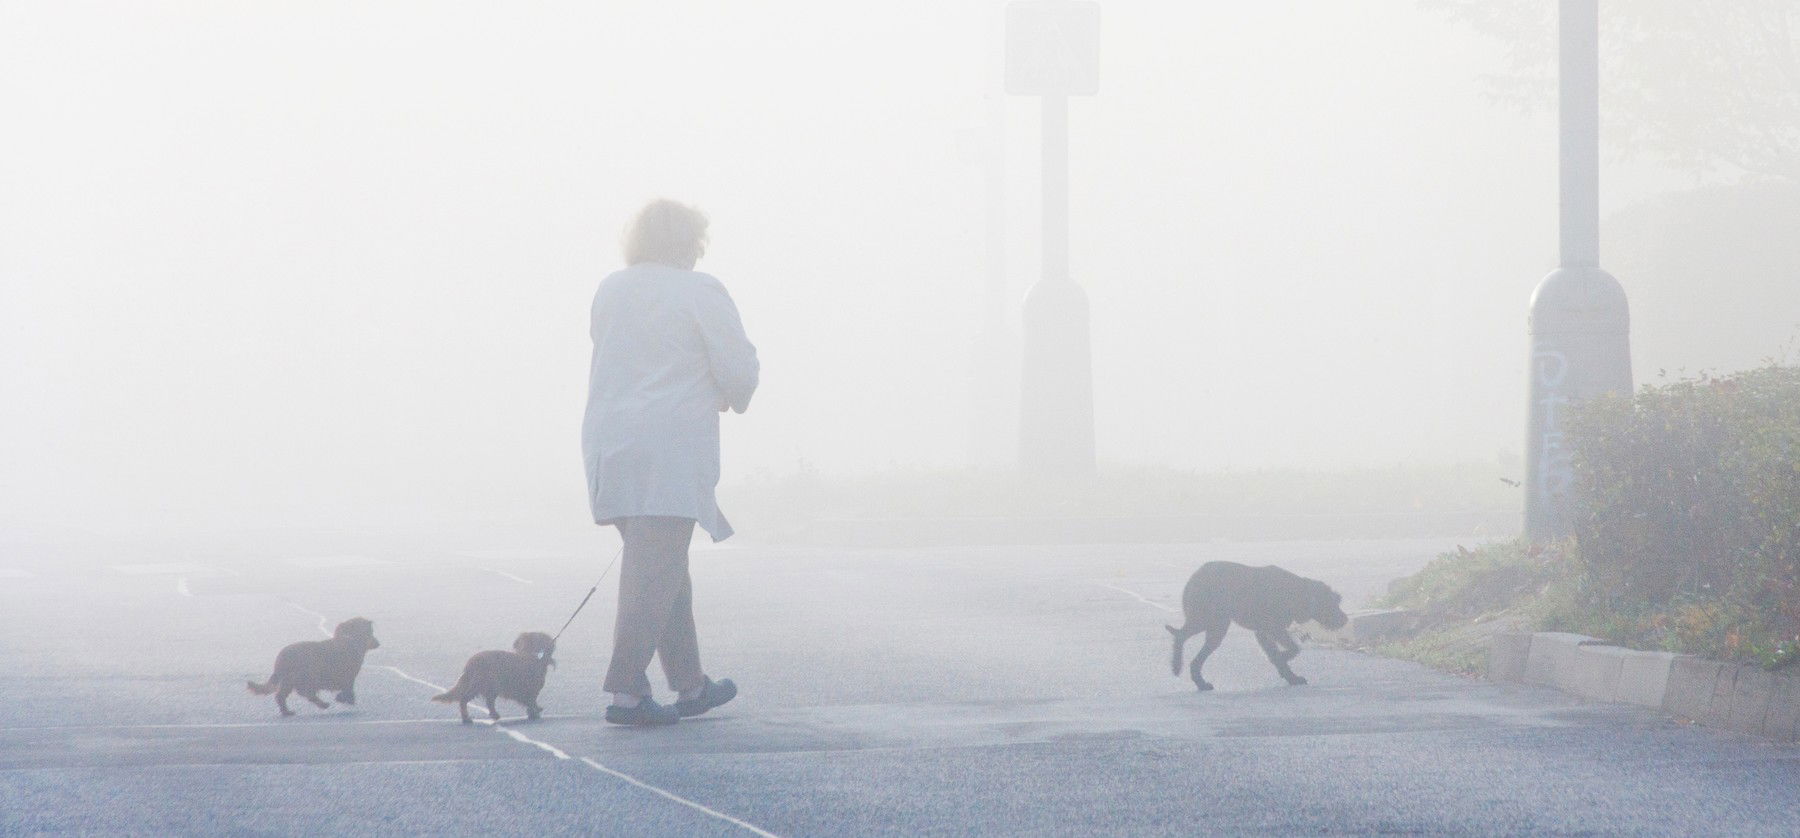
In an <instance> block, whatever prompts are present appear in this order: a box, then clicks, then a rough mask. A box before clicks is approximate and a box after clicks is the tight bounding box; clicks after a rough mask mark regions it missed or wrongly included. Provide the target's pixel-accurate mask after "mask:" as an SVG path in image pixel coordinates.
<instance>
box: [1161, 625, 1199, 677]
mask: <svg viewBox="0 0 1800 838" xmlns="http://www.w3.org/2000/svg"><path fill="white" fill-rule="evenodd" d="M1163 628H1166V629H1168V630H1169V639H1170V640H1171V641H1172V642H1173V643H1174V644H1175V652H1174V654H1172V655H1170V656H1169V670H1170V671H1171V672H1174V673H1175V674H1176V675H1180V674H1181V647H1182V646H1185V645H1187V641H1188V638H1190V637H1193V636H1194V635H1195V634H1198V633H1199V630H1198V629H1190V628H1188V627H1187V626H1182V627H1181V628H1176V627H1174V626H1163Z"/></svg>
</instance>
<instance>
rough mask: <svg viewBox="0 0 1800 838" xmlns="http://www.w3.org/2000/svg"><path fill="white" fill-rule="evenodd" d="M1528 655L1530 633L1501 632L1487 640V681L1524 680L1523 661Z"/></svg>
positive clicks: (1529, 650) (1529, 652)
mask: <svg viewBox="0 0 1800 838" xmlns="http://www.w3.org/2000/svg"><path fill="white" fill-rule="evenodd" d="M1530 654H1531V632H1528V631H1503V632H1500V633H1499V634H1496V635H1494V636H1493V637H1490V638H1488V671H1487V677H1488V680H1490V681H1523V680H1525V660H1526V658H1527V657H1529V656H1530Z"/></svg>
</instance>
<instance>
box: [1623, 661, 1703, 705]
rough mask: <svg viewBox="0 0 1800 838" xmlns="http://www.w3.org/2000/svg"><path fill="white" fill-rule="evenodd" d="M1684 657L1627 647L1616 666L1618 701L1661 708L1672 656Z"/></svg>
mask: <svg viewBox="0 0 1800 838" xmlns="http://www.w3.org/2000/svg"><path fill="white" fill-rule="evenodd" d="M1680 657H1687V656H1686V655H1679V654H1676V653H1674V652H1639V651H1635V650H1627V651H1626V655H1625V659H1624V661H1622V662H1621V664H1620V666H1619V686H1618V690H1617V691H1616V693H1615V695H1616V696H1617V699H1616V700H1618V701H1626V702H1630V703H1632V704H1641V705H1643V706H1645V707H1662V706H1663V699H1664V697H1665V696H1666V695H1667V694H1668V687H1669V670H1670V668H1672V667H1673V666H1674V664H1675V659H1676V658H1680Z"/></svg>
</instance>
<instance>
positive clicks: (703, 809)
mask: <svg viewBox="0 0 1800 838" xmlns="http://www.w3.org/2000/svg"><path fill="white" fill-rule="evenodd" d="M288 604H289V605H292V606H294V607H295V608H297V609H299V610H300V611H302V612H304V613H306V614H310V615H312V616H314V617H318V618H319V631H321V632H323V633H324V634H326V635H328V636H329V635H330V634H331V631H330V630H329V629H328V628H327V627H326V624H327V623H329V622H331V621H330V620H328V619H326V618H325V615H324V614H320V613H319V612H317V611H314V610H312V609H310V608H306V607H304V606H302V605H300V604H299V603H294V602H290V603H288ZM376 668H377V669H385V670H387V671H389V672H392V673H394V674H395V675H398V676H400V677H401V678H405V679H406V680H408V681H411V682H413V683H415V684H419V685H421V686H425V687H430V688H431V689H433V690H436V691H438V692H447V691H448V689H447V688H445V687H443V686H441V685H438V684H433V683H431V682H430V681H427V680H425V679H423V678H419V677H415V676H413V675H411V674H410V673H408V672H407V671H406V670H403V669H401V668H399V667H397V666H387V665H385V664H384V665H380V666H377V667H376ZM475 721H476V723H478V724H484V725H487V726H489V727H492V728H494V729H495V730H498V731H500V732H501V733H504V734H506V735H507V736H508V737H511V738H512V739H513V740H514V741H516V742H519V743H521V744H525V745H530V746H532V747H534V748H537V749H539V750H542V751H545V752H547V753H549V754H550V755H551V756H554V757H556V758H557V759H562V760H574V759H575V757H573V756H570V755H569V752H568V751H565V750H563V749H561V748H558V747H556V746H555V745H552V744H550V743H548V742H540V741H538V740H536V739H533V738H531V737H529V736H526V735H525V734H523V733H520V732H518V731H516V730H514V729H512V728H510V727H507V726H506V725H503V724H500V723H498V722H495V721H493V720H492V719H476V720H475ZM579 761H580V762H581V763H582V764H584V765H586V766H588V767H589V768H592V769H594V770H595V771H599V772H601V773H603V774H606V775H608V776H611V777H616V778H618V779H620V780H623V781H625V782H627V783H630V784H631V785H634V786H637V787H638V788H641V789H644V790H645V791H648V792H651V793H654V794H656V795H659V796H661V797H663V798H666V799H668V800H671V801H674V802H676V803H679V804H681V805H683V806H686V807H688V808H690V809H693V810H694V811H696V812H700V813H701V814H704V815H709V816H711V817H714V818H718V819H719V820H722V821H725V822H726V823H729V824H731V825H733V826H737V827H741V828H742V829H744V830H747V831H749V832H750V833H752V834H754V835H760V836H763V838H781V836H779V835H776V834H775V833H773V832H769V831H768V830H766V829H763V828H761V827H758V826H756V825H754V824H751V823H749V822H747V821H743V820H739V819H738V818H734V817H732V816H730V815H727V814H725V813H724V812H720V811H718V810H717V809H712V808H709V807H707V806H706V805H705V804H702V803H697V802H695V801H692V800H689V799H687V798H685V797H682V796H681V795H679V794H676V793H674V792H672V791H669V790H667V789H663V788H659V787H657V786H653V785H651V784H649V783H646V782H644V781H643V780H639V779H638V778H636V777H633V776H631V775H630V774H626V773H625V772H623V771H619V770H618V769H615V768H608V767H607V766H604V765H601V764H600V763H598V762H595V761H594V760H592V759H589V758H587V757H582V758H581V759H580V760H579Z"/></svg>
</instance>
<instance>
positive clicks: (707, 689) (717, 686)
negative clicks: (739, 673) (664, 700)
mask: <svg viewBox="0 0 1800 838" xmlns="http://www.w3.org/2000/svg"><path fill="white" fill-rule="evenodd" d="M734 698H737V685H736V684H733V683H731V679H730V678H725V679H722V680H718V681H714V680H713V679H711V678H708V679H706V686H704V687H701V688H700V694H699V695H697V696H694V697H693V698H688V699H682V700H681V701H677V702H675V710H676V712H679V713H680V714H681V715H683V716H698V715H700V714H701V713H704V712H706V711H708V710H711V709H713V708H714V707H717V706H719V705H721V704H724V703H725V702H727V701H730V700H732V699H734Z"/></svg>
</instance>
